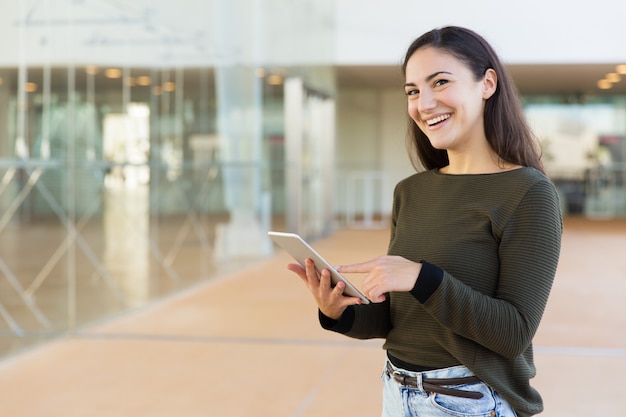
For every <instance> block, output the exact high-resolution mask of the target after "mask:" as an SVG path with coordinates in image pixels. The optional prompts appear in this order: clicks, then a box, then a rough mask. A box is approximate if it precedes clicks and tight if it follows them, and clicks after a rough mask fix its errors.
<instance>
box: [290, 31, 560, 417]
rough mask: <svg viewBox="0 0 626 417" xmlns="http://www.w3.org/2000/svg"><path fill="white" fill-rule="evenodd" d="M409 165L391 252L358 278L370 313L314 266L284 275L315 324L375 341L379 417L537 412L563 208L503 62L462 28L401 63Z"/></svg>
mask: <svg viewBox="0 0 626 417" xmlns="http://www.w3.org/2000/svg"><path fill="white" fill-rule="evenodd" d="M402 68H403V71H404V75H405V85H404V88H405V93H406V95H407V101H408V115H409V117H410V126H411V128H410V130H411V135H410V144H411V148H412V149H411V154H412V155H411V156H412V159H413V162H414V166H415V167H416V168H417V169H418V170H422V168H421V167H420V165H421V166H423V167H424V168H426V170H425V171H423V172H419V173H417V174H414V175H412V176H410V177H408V178H406V179H404V180H402V181H400V182H399V183H398V184H397V186H396V189H395V192H394V199H393V211H392V222H391V236H390V242H389V249H388V252H387V255H385V256H379V257H376V258H374V259H372V260H370V261H366V262H362V263H359V264H353V265H344V266H338V267H336V269H337V271H338V272H340V273H342V274H349V273H362V274H365V278H364V279H363V284H362V289H361V292H362V293H363V294H365V295H366V296H367V297H368V298H369V300H370V301H371V303H370V304H363V303H362V302H361V300H360V299H359V298H356V297H351V296H347V295H346V294H344V289H345V285H342V283H338V284H337V285H335V286H334V287H333V286H332V285H331V281H330V274H329V271H328V270H324V271H322V272H321V273H318V272H317V271H316V269H315V268H314V266H313V265H312V263H307V264H306V265H305V266H304V267H303V266H300V265H296V264H290V265H289V266H288V268H289V269H290V270H291V271H293V272H295V273H296V274H297V275H299V276H300V278H301V279H302V281H303V282H304V283H305V284H306V286H307V287H308V289H309V290H310V291H311V293H312V295H313V297H314V298H315V300H316V302H317V305H318V307H319V317H320V323H321V325H322V327H324V328H325V329H328V330H332V331H335V332H338V333H342V334H345V335H346V336H349V337H353V338H358V339H370V338H384V339H385V344H384V346H383V347H384V349H386V351H387V358H386V359H387V360H386V363H385V365H384V368H383V378H382V379H383V383H384V388H383V412H382V415H383V417H392V416H398V415H405V416H421V415H429V416H448V415H469V414H471V415H481V416H500V417H514V416H517V417H530V416H532V415H534V414H537V413H539V412H541V411H542V409H543V405H542V400H541V396H540V395H539V393H538V392H537V391H536V390H535V389H534V388H532V387H531V386H530V379H531V378H532V377H534V374H535V366H534V364H533V348H532V339H533V337H534V335H535V332H536V331H537V328H538V326H539V323H540V321H541V317H542V315H543V311H544V309H545V305H546V302H547V299H548V295H549V293H550V290H551V287H552V282H553V280H554V275H555V272H556V266H557V263H558V259H559V254H560V243H561V233H562V221H561V213H560V208H559V207H560V206H559V199H558V196H557V192H556V189H555V187H554V185H553V184H552V183H551V181H550V180H549V179H548V178H547V177H546V176H545V175H544V173H543V166H542V163H541V161H540V159H539V151H538V147H537V145H536V142H535V138H534V136H533V134H532V133H531V131H530V129H529V128H528V124H527V123H526V120H525V118H524V114H523V112H522V107H521V104H520V102H519V99H518V97H517V94H516V92H515V89H514V88H513V85H512V83H511V81H510V78H509V77H508V75H507V74H506V72H505V71H504V69H503V67H502V64H501V63H500V60H499V59H498V57H497V56H496V54H495V52H494V51H493V50H492V48H491V47H490V46H489V44H488V43H487V42H486V41H485V40H484V39H483V38H482V37H480V36H479V35H478V34H476V33H474V32H472V31H470V30H468V29H465V28H460V27H445V28H442V29H435V30H433V31H431V32H428V33H426V34H424V35H422V36H421V37H419V38H418V39H416V40H415V41H414V42H413V44H412V45H411V46H410V47H409V49H408V51H407V53H406V58H405V60H404V64H403V67H402Z"/></svg>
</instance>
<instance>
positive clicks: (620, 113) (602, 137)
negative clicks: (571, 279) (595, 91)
mask: <svg viewBox="0 0 626 417" xmlns="http://www.w3.org/2000/svg"><path fill="white" fill-rule="evenodd" d="M525 102H526V113H527V115H528V118H529V120H530V122H531V124H532V125H533V128H534V129H535V131H536V133H537V134H538V136H539V139H540V140H541V144H542V148H543V155H544V161H545V163H546V168H547V170H548V174H549V175H550V177H551V178H552V179H553V180H554V182H555V184H556V185H557V187H558V189H559V191H560V193H561V200H562V203H563V210H564V212H565V213H567V214H570V215H585V216H587V217H592V218H610V217H617V216H626V185H625V184H626V97H592V96H585V97H579V96H576V97H526V98H525Z"/></svg>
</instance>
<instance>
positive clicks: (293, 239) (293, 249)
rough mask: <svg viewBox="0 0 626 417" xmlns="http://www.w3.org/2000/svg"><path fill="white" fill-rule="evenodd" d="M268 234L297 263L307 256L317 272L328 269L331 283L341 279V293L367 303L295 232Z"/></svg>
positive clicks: (302, 262)
mask: <svg viewBox="0 0 626 417" xmlns="http://www.w3.org/2000/svg"><path fill="white" fill-rule="evenodd" d="M268 235H269V236H270V237H271V238H272V240H273V241H274V242H276V243H277V244H278V245H279V246H280V247H281V248H283V249H284V250H285V251H287V253H289V254H290V255H291V256H292V257H293V258H294V259H295V260H296V261H298V263H299V264H300V265H302V266H304V261H305V260H306V259H307V258H310V259H311V260H313V263H314V264H315V269H317V271H318V272H320V271H322V270H323V269H324V268H326V269H328V270H329V271H330V277H331V280H332V283H333V284H337V282H339V281H343V282H345V284H346V287H345V289H344V290H343V293H344V294H345V295H347V296H351V297H358V298H360V299H361V301H362V303H363V304H369V303H370V300H368V299H367V297H366V296H365V295H363V294H362V293H361V291H359V290H358V289H357V288H356V287H355V286H354V285H352V283H350V281H348V280H347V279H346V278H345V277H344V276H343V275H341V274H340V273H339V272H337V271H336V270H335V268H333V267H332V266H331V265H330V264H329V263H328V262H327V261H326V260H325V259H324V258H322V257H321V256H320V254H319V253H317V252H315V250H314V249H313V248H312V247H311V246H309V244H308V243H306V242H305V241H304V239H302V238H301V237H300V236H298V235H297V234H295V233H282V232H268Z"/></svg>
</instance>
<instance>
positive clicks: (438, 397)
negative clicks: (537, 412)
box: [381, 363, 516, 417]
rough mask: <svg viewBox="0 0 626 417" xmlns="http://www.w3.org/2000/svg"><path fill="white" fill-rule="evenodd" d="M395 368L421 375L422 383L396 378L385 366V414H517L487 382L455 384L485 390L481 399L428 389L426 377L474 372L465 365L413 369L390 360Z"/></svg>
mask: <svg viewBox="0 0 626 417" xmlns="http://www.w3.org/2000/svg"><path fill="white" fill-rule="evenodd" d="M389 367H390V368H391V369H392V370H393V371H394V372H399V373H401V374H402V375H408V376H410V377H413V378H417V381H418V387H409V386H404V385H401V384H400V383H398V382H396V380H395V379H394V378H393V376H392V375H391V373H390V372H389V371H388V368H387V366H385V371H384V372H383V375H382V377H381V379H382V380H383V384H384V386H383V412H382V417H450V416H454V417H466V416H467V417H470V416H471V417H516V414H515V411H513V409H512V408H511V406H510V405H509V403H508V402H506V401H505V400H504V399H503V398H502V397H500V396H499V395H498V393H497V392H496V391H494V390H493V389H492V388H491V387H489V386H488V385H487V384H485V383H484V382H478V383H473V384H471V385H463V386H459V387H453V388H458V389H463V390H466V391H478V392H480V393H482V394H483V397H482V398H481V399H479V400H476V399H471V398H460V397H455V396H450V395H443V394H437V393H429V392H425V391H424V390H423V389H422V378H423V377H424V378H461V377H466V376H473V374H472V372H471V371H470V370H469V369H467V368H466V367H465V366H455V367H452V368H445V369H437V370H434V371H427V372H410V371H405V370H402V369H398V368H396V367H395V366H393V365H392V364H391V363H389Z"/></svg>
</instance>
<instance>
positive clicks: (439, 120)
mask: <svg viewBox="0 0 626 417" xmlns="http://www.w3.org/2000/svg"><path fill="white" fill-rule="evenodd" d="M448 118H450V115H449V114H444V115H441V116H439V117H435V118H434V119H430V120H426V123H427V124H428V126H432V125H434V124H436V123H439V122H443V121H444V120H446V119H448Z"/></svg>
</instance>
